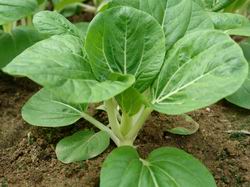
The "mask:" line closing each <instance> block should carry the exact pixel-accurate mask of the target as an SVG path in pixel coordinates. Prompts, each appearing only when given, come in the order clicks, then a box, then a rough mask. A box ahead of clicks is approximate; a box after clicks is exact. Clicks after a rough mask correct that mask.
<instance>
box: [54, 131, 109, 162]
mask: <svg viewBox="0 0 250 187" xmlns="http://www.w3.org/2000/svg"><path fill="white" fill-rule="evenodd" d="M109 141H110V138H109V135H108V134H107V133H106V132H104V131H100V132H98V133H95V132H93V131H90V130H84V131H80V132H77V133H75V134H73V135H72V136H68V137H66V138H64V139H62V140H61V141H60V142H59V143H58V144H57V145H56V155H57V158H58V159H59V160H60V161H62V162H63V163H71V162H77V161H82V160H87V159H90V158H94V157H96V156H98V155H99V154H101V153H102V152H103V151H104V150H105V149H107V147H108V146H109Z"/></svg>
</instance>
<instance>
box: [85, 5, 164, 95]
mask: <svg viewBox="0 0 250 187" xmlns="http://www.w3.org/2000/svg"><path fill="white" fill-rule="evenodd" d="M85 48H86V51H87V53H88V57H89V59H90V63H91V66H92V68H93V71H94V73H95V75H96V76H97V77H98V78H99V79H100V80H102V79H103V78H105V77H107V75H108V74H109V73H110V72H120V73H123V74H131V75H134V76H135V77H136V82H135V87H136V88H138V89H139V90H140V91H141V92H142V91H144V90H146V89H147V88H148V87H149V85H150V84H151V83H152V81H153V79H154V78H155V76H156V75H157V74H158V72H159V70H160V67H161V65H162V63H163V58H164V55H165V47H164V33H163V30H162V29H161V26H160V25H159V24H158V23H157V21H156V20H155V19H154V18H153V17H152V16H150V15H149V14H147V13H144V12H142V11H140V10H137V9H134V8H130V7H118V8H112V9H110V10H107V11H104V12H103V13H99V14H98V15H97V16H96V17H95V18H94V20H93V21H92V22H91V24H90V25H89V29H88V33H87V38H86V44H85Z"/></svg>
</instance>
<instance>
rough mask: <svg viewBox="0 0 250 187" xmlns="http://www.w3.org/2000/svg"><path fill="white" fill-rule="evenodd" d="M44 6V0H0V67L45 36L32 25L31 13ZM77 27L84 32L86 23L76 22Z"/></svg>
mask: <svg viewBox="0 0 250 187" xmlns="http://www.w3.org/2000/svg"><path fill="white" fill-rule="evenodd" d="M60 2H61V3H67V5H69V4H72V3H73V1H68V0H67V1H60ZM59 5H60V4H59ZM59 5H58V6H59ZM46 6H47V1H46V0H11V1H9V0H0V25H2V27H3V30H0V69H2V68H3V67H4V66H6V65H7V64H8V63H9V62H11V60H13V59H14V57H16V56H17V55H18V54H20V53H21V52H22V51H24V50H25V49H27V48H28V47H30V46H32V45H33V44H35V43H36V42H38V41H41V40H43V39H45V38H47V33H45V35H44V34H41V33H40V32H38V31H37V29H35V28H34V27H33V25H32V16H33V14H34V13H36V12H39V11H41V10H43V9H44V8H45V7H46ZM77 27H79V29H81V30H82V31H81V32H84V30H85V31H86V28H87V23H82V22H81V23H78V24H77ZM79 32H80V31H79Z"/></svg>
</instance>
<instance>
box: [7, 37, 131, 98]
mask: <svg viewBox="0 0 250 187" xmlns="http://www.w3.org/2000/svg"><path fill="white" fill-rule="evenodd" d="M82 45H83V43H82V41H81V40H80V39H79V38H77V37H74V36H71V35H60V36H58V35H55V36H52V37H50V38H48V39H46V40H43V41H41V42H38V43H36V44H35V45H33V46H32V47H30V48H28V49H27V50H25V51H24V52H23V53H22V54H20V55H19V56H17V57H16V58H15V59H14V60H13V61H12V62H11V63H10V64H8V66H6V67H5V68H4V69H3V70H4V71H5V72H7V73H9V74H12V75H22V76H27V77H29V78H30V79H32V80H33V81H35V82H37V83H38V84H40V85H42V86H44V87H46V88H51V91H53V92H54V93H55V94H57V95H60V97H61V98H64V99H65V100H67V101H68V102H70V103H86V102H99V101H103V100H105V99H109V98H111V97H113V96H115V95H117V94H119V93H120V92H122V91H124V90H126V89H127V88H129V87H130V86H131V85H132V84H133V83H134V77H133V76H130V75H119V74H115V75H113V74H112V75H109V76H108V77H107V79H105V80H102V81H97V80H96V79H95V77H94V75H93V74H92V70H91V67H90V65H89V63H88V61H87V60H86V58H85V56H86V55H85V53H84V52H83V49H82Z"/></svg>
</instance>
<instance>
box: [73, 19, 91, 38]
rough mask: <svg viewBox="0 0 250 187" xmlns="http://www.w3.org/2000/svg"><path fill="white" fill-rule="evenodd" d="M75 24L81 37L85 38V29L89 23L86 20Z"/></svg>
mask: <svg viewBox="0 0 250 187" xmlns="http://www.w3.org/2000/svg"><path fill="white" fill-rule="evenodd" d="M75 26H76V27H77V29H78V30H79V32H80V34H81V36H82V38H85V37H86V35H87V30H88V27H89V23H88V22H79V23H76V24H75Z"/></svg>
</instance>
